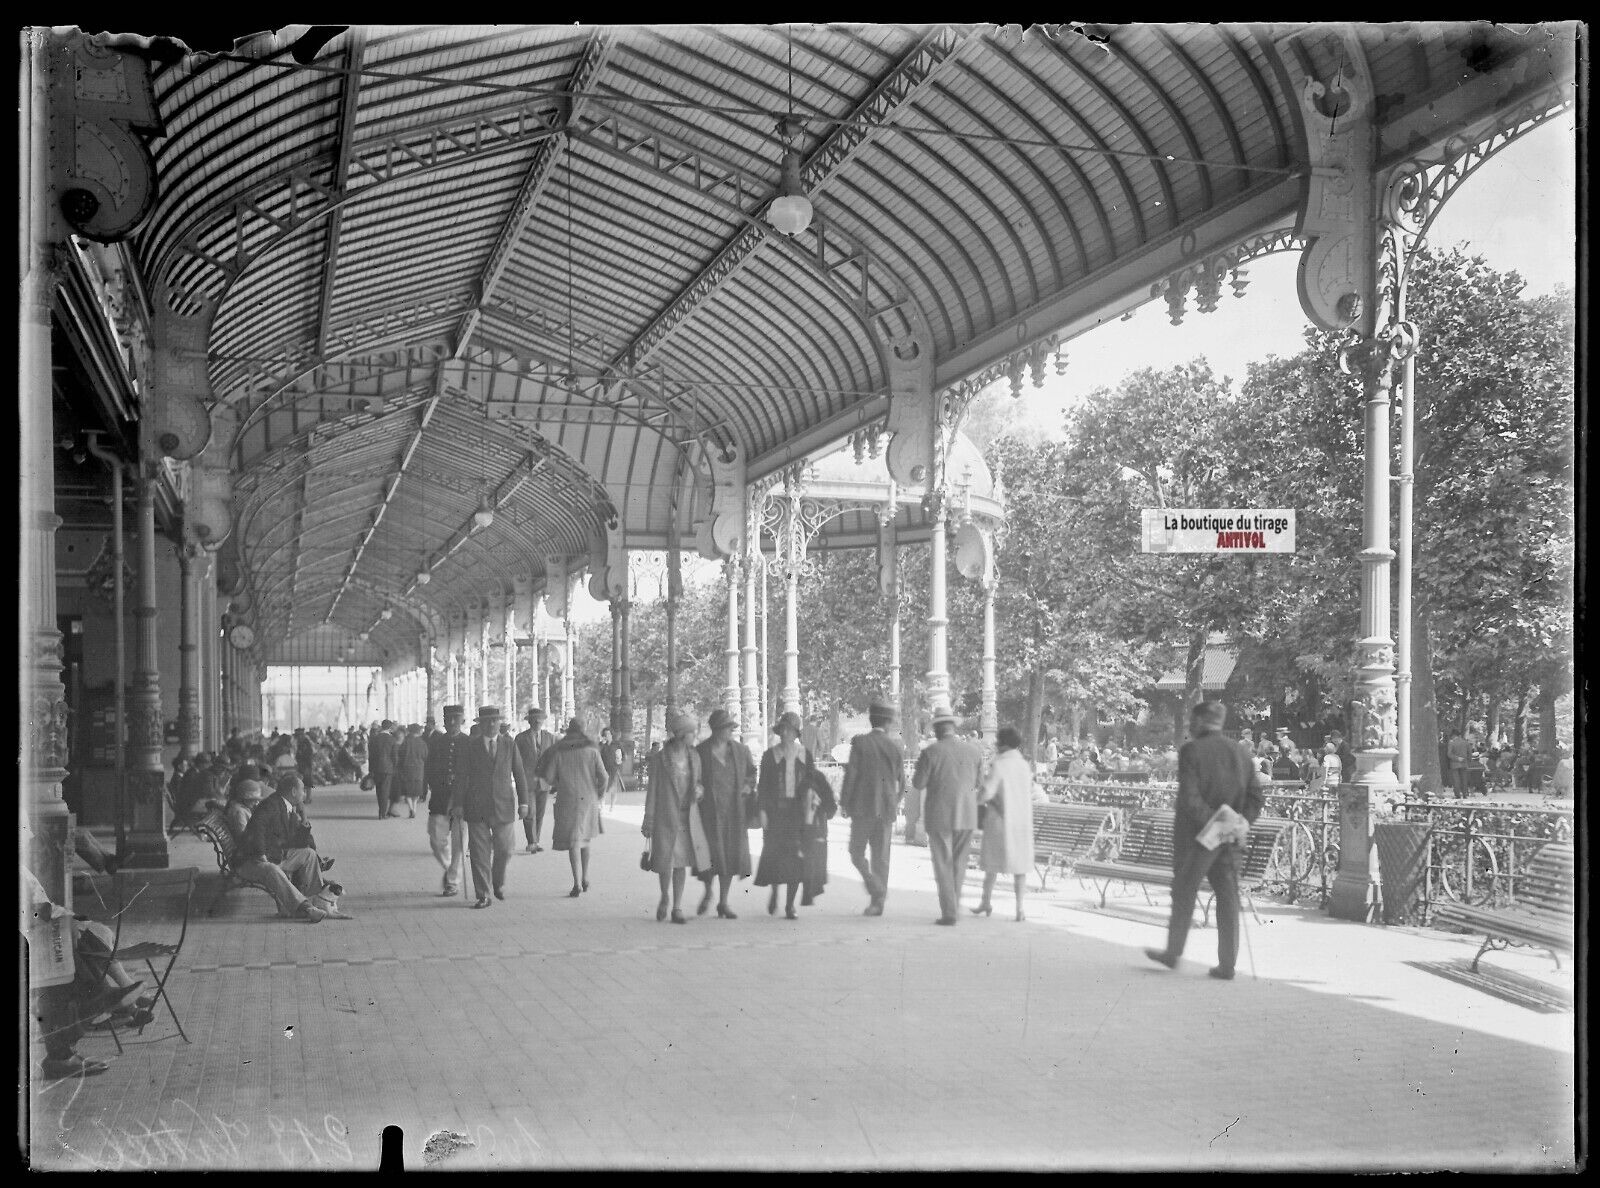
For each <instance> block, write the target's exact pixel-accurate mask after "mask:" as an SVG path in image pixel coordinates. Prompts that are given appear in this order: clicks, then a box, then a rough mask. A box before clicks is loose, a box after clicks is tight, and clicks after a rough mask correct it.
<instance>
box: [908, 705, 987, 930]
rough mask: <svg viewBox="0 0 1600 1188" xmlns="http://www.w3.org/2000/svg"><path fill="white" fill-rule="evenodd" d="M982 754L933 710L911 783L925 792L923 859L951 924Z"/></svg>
mask: <svg viewBox="0 0 1600 1188" xmlns="http://www.w3.org/2000/svg"><path fill="white" fill-rule="evenodd" d="M982 778H983V752H981V751H979V750H978V748H977V747H975V746H973V745H972V744H971V743H969V742H966V741H965V740H963V739H959V738H957V737H956V716H955V715H954V714H952V713H951V712H950V709H949V707H948V706H940V707H938V708H937V709H935V710H934V711H933V742H932V743H930V744H929V745H928V746H926V747H924V748H923V751H922V754H920V755H918V756H917V768H916V771H915V772H913V773H912V777H911V779H912V782H913V783H914V784H915V785H916V786H917V787H918V788H922V789H924V790H925V791H924V799H923V805H922V818H923V820H924V821H925V822H926V823H927V829H928V857H929V858H931V859H933V881H934V883H935V884H936V885H937V886H938V888H939V918H938V919H937V920H935V921H934V923H935V924H944V925H947V926H948V925H953V924H955V922H956V914H957V913H958V912H959V911H960V910H961V883H962V881H963V880H964V879H965V878H966V875H967V847H968V846H970V845H971V844H972V831H973V830H974V829H976V828H977V827H978V782H979V780H981V779H982Z"/></svg>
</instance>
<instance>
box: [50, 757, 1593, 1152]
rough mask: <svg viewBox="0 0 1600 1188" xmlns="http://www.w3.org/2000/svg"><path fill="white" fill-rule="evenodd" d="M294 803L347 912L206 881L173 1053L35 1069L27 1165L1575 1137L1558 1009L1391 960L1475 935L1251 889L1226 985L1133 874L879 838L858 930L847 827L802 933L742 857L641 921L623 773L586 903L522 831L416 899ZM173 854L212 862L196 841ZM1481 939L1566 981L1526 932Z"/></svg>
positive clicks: (376, 833) (338, 823) (400, 831)
mask: <svg viewBox="0 0 1600 1188" xmlns="http://www.w3.org/2000/svg"><path fill="white" fill-rule="evenodd" d="M314 795H315V801H314V803H313V805H312V806H311V815H312V818H313V821H314V824H315V826H316V832H317V836H318V839H319V841H320V843H321V845H322V848H323V851H324V853H327V854H332V855H336V856H337V858H338V865H337V866H336V868H335V874H336V875H337V876H339V877H340V878H341V879H342V880H343V882H344V883H345V884H346V887H347V894H346V897H345V905H346V906H347V907H348V908H349V909H350V910H351V911H352V912H354V913H355V915H356V916H357V919H355V920H353V921H349V922H334V921H328V922H325V923H322V924H318V925H314V926H313V925H303V924H297V923H291V922H287V921H280V920H277V919H275V918H274V916H273V914H272V905H271V902H270V901H269V900H268V899H267V898H266V897H265V896H264V895H262V894H261V893H260V892H258V891H254V890H249V889H246V890H241V891H234V892H232V893H231V894H230V895H229V896H228V897H227V898H226V899H225V900H224V901H223V902H222V906H221V908H220V909H219V911H218V914H217V915H216V916H215V917H206V916H204V914H203V908H204V906H205V904H204V901H202V905H201V912H202V914H201V915H200V916H199V917H198V919H197V921H196V922H194V923H193V924H192V925H191V930H190V935H189V940H188V943H187V945H186V947H185V949H184V953H183V956H182V959H181V963H180V967H179V972H178V974H177V975H176V976H175V979H174V982H173V986H172V990H173V998H174V1002H175V1004H176V1005H177V1008H178V1011H179V1013H180V1015H181V1016H182V1018H183V1020H184V1025H185V1027H186V1029H187V1030H188V1032H189V1035H190V1036H191V1038H192V1039H193V1041H194V1042H193V1043H192V1044H184V1043H183V1042H182V1041H181V1040H179V1039H177V1038H176V1036H175V1034H174V1033H173V1032H172V1028H171V1025H170V1020H167V1019H166V1018H165V1016H164V1015H163V1016H162V1017H161V1018H160V1019H158V1022H157V1024H156V1025H154V1026H152V1027H151V1028H150V1029H148V1030H147V1031H146V1033H145V1035H144V1037H142V1038H141V1039H138V1040H135V1041H134V1042H132V1043H129V1044H128V1046H127V1051H126V1053H125V1054H123V1055H122V1056H120V1057H115V1056H114V1048H113V1046H112V1043H111V1040H110V1038H109V1037H108V1036H107V1037H96V1038H91V1039H88V1040H86V1041H84V1043H83V1044H82V1045H81V1046H80V1050H82V1051H85V1052H88V1053H89V1054H91V1055H96V1056H101V1057H105V1058H108V1059H111V1069H110V1071H108V1072H107V1073H105V1074H103V1075H101V1076H98V1077H94V1078H90V1079H87V1080H67V1081H59V1082H50V1083H40V1082H38V1081H37V1080H36V1081H35V1085H34V1092H33V1097H32V1114H31V1118H30V1126H31V1137H32V1144H31V1146H32V1157H33V1160H34V1164H35V1166H38V1167H45V1168H62V1169H133V1168H163V1169H176V1168H197V1169H215V1168H271V1169H286V1168H306V1169H323V1170H327V1169H336V1168H357V1169H362V1168H365V1169H370V1168H375V1167H376V1166H377V1165H378V1161H379V1152H380V1147H381V1137H380V1136H381V1133H382V1131H383V1128H384V1127H385V1126H388V1125H395V1126H399V1127H400V1128H402V1130H403V1132H404V1138H403V1143H402V1149H403V1154H404V1161H405V1166H406V1167H407V1169H408V1170H409V1169H420V1168H422V1167H424V1166H425V1165H426V1166H433V1167H438V1168H441V1169H482V1168H513V1167H515V1168H536V1167H575V1166H579V1167H602V1166H603V1167H618V1168H621V1167H638V1168H659V1167H677V1168H688V1167H733V1168H747V1169H780V1168H781V1169H792V1168H840V1169H847V1168H949V1167H982V1168H1016V1169H1085V1168H1114V1169H1133V1168H1171V1169H1193V1168H1207V1169H1220V1168H1238V1169H1258V1168H1267V1167H1271V1168H1285V1169H1287V1168H1323V1169H1328V1168H1356V1167H1362V1168H1378V1167H1382V1168H1415V1169H1424V1168H1428V1169H1431V1168H1486V1169H1497V1170H1503V1169H1554V1168H1568V1167H1571V1166H1573V1163H1574V1157H1575V1156H1574V1123H1573V1110H1574V1100H1575V1091H1574V1057H1573V1050H1574V1045H1573V1015H1572V1014H1571V1013H1548V1014H1547V1013H1538V1012H1536V1011H1533V1010H1530V1009H1528V1008H1526V1007H1522V1006H1517V1005H1513V1004H1511V1003H1509V1002H1505V1001H1502V1000H1500V999H1498V998H1494V997H1491V996H1489V995H1488V994H1485V993H1483V992H1482V991H1481V990H1479V989H1476V988H1473V987H1471V986H1465V985H1461V984H1458V983H1456V982H1453V981H1450V980H1447V979H1446V978H1443V977H1440V976H1437V975H1436V974H1434V973H1430V972H1428V971H1426V970H1424V969H1421V968H1418V967H1417V966H1416V965H1413V964H1408V963H1413V962H1428V961H1434V962H1438V961H1460V960H1464V959H1467V958H1470V957H1471V955H1472V952H1473V949H1474V948H1475V945H1473V944H1472V943H1471V942H1470V941H1469V940H1468V939H1467V938H1465V937H1459V936H1449V935H1445V934H1443V933H1433V932H1429V931H1426V930H1421V929H1408V928H1389V929H1382V928H1374V927H1366V926H1361V925H1355V924H1348V923H1343V922H1338V921H1332V920H1329V919H1327V918H1326V917H1325V916H1323V915H1321V914H1320V913H1318V912H1316V911H1314V910H1307V909H1295V908H1287V909H1286V908H1283V907H1282V906H1281V905H1277V904H1268V903H1263V904H1261V905H1260V908H1261V911H1262V920H1261V922H1260V923H1257V922H1255V921H1254V920H1250V919H1249V918H1248V917H1247V923H1248V925H1249V931H1248V936H1249V938H1250V940H1251V942H1252V950H1253V955H1254V962H1255V966H1256V970H1257V973H1258V974H1259V980H1255V979H1252V978H1251V976H1250V974H1249V962H1248V960H1246V961H1242V962H1241V972H1240V977H1239V979H1238V980H1237V981H1234V982H1231V983H1223V982H1217V981H1213V980H1212V979H1210V978H1207V977H1206V976H1205V971H1206V968H1207V967H1208V966H1209V965H1210V964H1212V960H1213V958H1214V949H1213V946H1214V945H1215V935H1216V934H1215V932H1214V931H1213V930H1211V929H1198V930H1196V931H1195V932H1194V933H1193V934H1192V939H1191V942H1190V944H1191V948H1190V954H1189V960H1187V961H1186V962H1185V963H1184V964H1183V965H1181V966H1180V968H1179V970H1178V972H1176V973H1171V972H1168V971H1166V970H1163V969H1161V968H1160V967H1158V966H1155V965H1153V964H1151V963H1150V962H1148V961H1147V960H1146V959H1145V958H1144V957H1143V956H1142V955H1141V952H1140V950H1141V949H1142V948H1143V947H1144V946H1146V945H1150V944H1156V943H1159V942H1160V940H1161V933H1160V931H1159V926H1160V925H1161V924H1162V923H1163V921H1164V918H1165V914H1164V911H1163V910H1162V909H1161V908H1160V907H1154V908H1152V907H1148V906H1146V905H1145V900H1144V897H1143V896H1142V895H1139V894H1138V893H1137V892H1135V894H1134V895H1133V896H1132V897H1128V898H1124V899H1122V900H1121V901H1120V902H1119V906H1118V907H1117V909H1116V911H1115V912H1114V913H1112V912H1100V911H1096V910H1090V907H1091V900H1090V897H1089V894H1088V892H1087V890H1086V889H1084V888H1082V887H1080V886H1078V885H1077V884H1076V883H1070V882H1069V883H1064V884H1063V883H1059V882H1057V881H1054V880H1053V881H1052V886H1051V891H1050V892H1049V893H1048V894H1043V895H1041V894H1038V893H1037V892H1032V893H1031V895H1030V900H1029V919H1028V922H1027V923H1025V924H1018V923H1015V922H1013V921H1012V920H1011V919H1010V916H1011V911H1010V906H1011V904H1010V894H1009V890H1007V891H1006V892H1005V893H1004V894H999V895H997V899H996V910H995V914H994V916H993V917H992V918H983V919H980V918H974V917H967V918H965V919H963V920H962V921H961V924H960V926H958V927H956V928H953V929H949V928H935V927H932V926H931V921H932V920H933V918H934V916H935V915H936V914H937V909H936V901H935V898H934V895H933V890H932V887H933V885H932V879H931V876H930V873H929V868H928V863H927V853H926V851H925V850H921V849H917V848H908V847H903V846H901V845H899V844H898V843H897V844H896V846H895V850H894V874H893V878H892V880H891V894H890V897H889V903H888V911H887V913H886V914H885V915H884V916H883V917H882V918H881V919H867V918H864V917H862V916H861V915H860V911H861V908H862V907H863V906H864V905H865V902H866V900H865V895H864V893H863V892H862V889H861V886H860V881H859V879H858V878H857V876H856V874H855V872H854V871H853V870H852V869H851V867H850V866H849V862H848V859H847V857H846V855H845V854H844V852H843V848H842V845H837V844H836V845H835V847H834V850H833V853H832V856H831V864H830V870H831V872H832V881H831V882H830V883H829V885H828V889H827V893H826V894H825V895H823V896H822V897H821V898H820V899H819V900H818V903H817V906H816V907H814V908H811V909H804V910H802V913H801V918H800V920H799V921H796V922H790V921H786V920H784V919H783V918H782V916H781V914H780V915H779V916H777V917H769V916H768V915H767V914H766V911H765V892H764V890H763V889H757V888H753V887H750V886H749V884H748V883H744V884H739V885H738V887H739V890H737V891H736V893H735V894H736V896H737V902H736V910H737V911H738V912H739V913H740V918H739V919H738V920H736V921H725V920H718V919H717V918H716V916H715V915H710V916H706V917H701V918H691V919H690V922H689V923H688V924H687V925H686V926H682V927H677V926H673V925H671V924H657V923H656V922H655V918H654V908H655V902H656V885H655V876H653V875H646V874H643V873H641V872H640V870H639V868H638V857H639V851H640V849H641V843H642V839H641V838H640V835H639V830H638V822H639V818H640V811H641V810H640V808H639V804H638V802H639V800H640V797H639V796H638V795H637V794H635V795H634V796H632V797H631V798H630V799H631V801H632V803H619V805H618V806H617V808H616V809H615V811H614V812H613V813H612V814H610V815H609V816H608V819H607V832H606V834H605V835H604V836H603V837H599V838H597V839H596V842H595V846H594V849H593V857H592V867H591V876H590V877H591V883H592V890H591V891H590V892H589V893H588V894H587V895H584V896H583V897H581V898H580V899H576V900H573V899H569V898H567V897H566V893H567V890H568V888H569V886H570V881H569V877H568V871H567V865H566V856H565V855H564V854H557V853H554V852H551V851H548V850H547V851H546V852H544V853H541V854H537V855H523V854H519V855H518V856H517V857H516V858H515V859H514V860H513V863H512V868H511V872H510V875H509V879H508V896H509V897H508V899H507V901H506V902H504V903H497V904H495V905H494V907H493V908H491V909H490V910H487V911H471V910H467V909H466V908H465V907H464V905H463V903H462V901H461V900H460V899H449V900H447V899H442V898H440V897H439V895H438V886H439V883H438V868H437V865H436V864H435V863H434V861H433V859H432V857H431V855H430V854H429V853H428V850H427V843H426V839H425V836H424V829H423V820H422V819H421V818H418V819H417V820H392V821H385V822H379V821H376V820H373V819H370V818H369V814H370V812H371V804H372V800H371V794H370V793H364V792H358V791H356V790H355V789H353V788H334V789H317V790H316V791H315V793H314ZM548 828H549V822H548V820H547V821H546V830H547V836H546V841H548ZM843 832H844V830H842V829H840V828H838V827H837V826H836V827H835V834H836V836H837V835H841V834H842V833H843ZM752 840H753V841H756V843H757V845H758V846H759V836H758V835H756V834H752ZM174 863H175V864H179V865H181V864H194V865H197V866H199V867H200V868H201V869H202V870H203V871H214V869H215V867H214V862H213V861H212V859H211V856H210V851H209V847H205V846H203V845H202V844H201V843H198V842H196V841H194V840H193V839H192V838H187V839H183V840H180V841H179V842H177V843H175V853H174ZM1030 883H1031V884H1032V886H1033V887H1037V880H1036V879H1033V880H1030ZM696 886H697V885H696V884H694V883H692V882H691V888H695V887H696ZM211 889H212V884H211V883H210V882H209V880H207V881H205V882H203V883H202V890H203V893H204V895H209V892H210V891H211ZM966 902H967V903H969V904H970V903H973V902H976V896H975V895H974V893H973V889H972V886H971V883H970V881H969V885H968V891H967V899H966ZM1490 961H1491V962H1493V963H1495V964H1496V965H1497V966H1498V967H1499V968H1502V969H1508V970H1513V971H1518V972H1521V973H1523V974H1525V975H1528V976H1533V977H1538V978H1541V979H1546V980H1548V981H1549V982H1551V983H1552V984H1556V985H1560V984H1562V980H1563V978H1565V983H1564V984H1565V985H1566V986H1567V987H1568V988H1570V986H1571V980H1570V972H1563V973H1557V972H1556V971H1555V970H1554V967H1553V966H1552V964H1551V962H1550V960H1549V958H1548V957H1547V956H1544V955H1542V954H1535V953H1528V952H1518V951H1513V952H1511V953H1508V954H1499V955H1495V956H1492V957H1491V958H1490ZM32 1055H33V1059H34V1061H35V1065H34V1067H35V1070H36V1069H37V1059H38V1057H39V1055H40V1050H39V1047H38V1045H37V1044H36V1045H34V1049H33V1053H32ZM430 1140H431V1141H430ZM425 1148H426V1150H425ZM441 1155H442V1156H443V1157H442V1158H441V1157H440V1156H441Z"/></svg>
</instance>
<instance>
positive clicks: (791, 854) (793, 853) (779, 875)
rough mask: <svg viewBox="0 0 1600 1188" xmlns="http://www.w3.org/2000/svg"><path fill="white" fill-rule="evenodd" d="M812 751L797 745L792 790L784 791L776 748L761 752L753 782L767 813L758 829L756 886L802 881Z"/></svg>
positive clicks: (812, 770)
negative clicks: (763, 825)
mask: <svg viewBox="0 0 1600 1188" xmlns="http://www.w3.org/2000/svg"><path fill="white" fill-rule="evenodd" d="M815 770H816V768H814V767H813V766H812V764H811V752H810V751H808V750H806V749H805V748H804V747H802V748H801V749H800V758H799V761H798V762H797V763H796V764H795V778H794V784H795V794H794V795H793V796H792V797H786V796H784V794H783V767H782V764H781V763H780V761H779V758H778V753H777V748H776V747H771V748H769V749H768V750H767V751H766V753H765V754H763V755H762V756H761V776H760V779H759V780H757V782H756V803H757V804H758V805H759V806H760V808H761V811H762V812H764V813H766V814H767V827H766V828H765V829H763V830H762V831H761V862H760V865H758V866H757V867H756V886H757V887H774V886H777V885H778V884H780V883H802V882H804V881H805V878H806V870H805V844H806V837H805V800H806V798H805V793H806V784H807V780H808V779H809V777H810V775H811V773H813V772H815Z"/></svg>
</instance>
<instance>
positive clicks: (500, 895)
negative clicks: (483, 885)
mask: <svg viewBox="0 0 1600 1188" xmlns="http://www.w3.org/2000/svg"><path fill="white" fill-rule="evenodd" d="M494 897H495V898H496V899H504V898H505V897H506V889H505V888H504V887H496V888H495V889H494Z"/></svg>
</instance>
